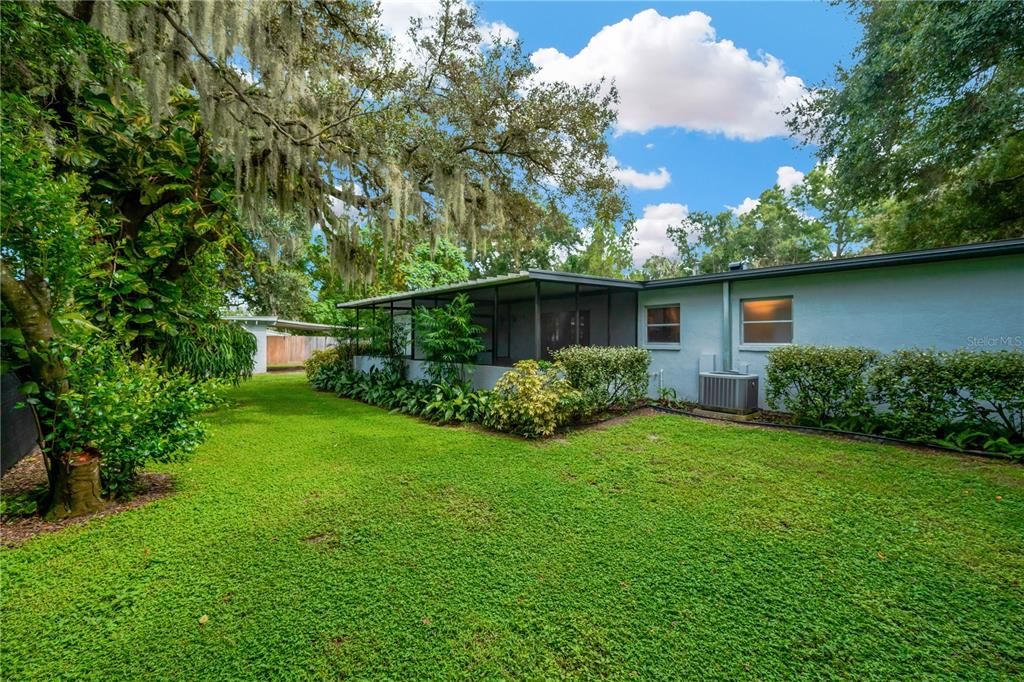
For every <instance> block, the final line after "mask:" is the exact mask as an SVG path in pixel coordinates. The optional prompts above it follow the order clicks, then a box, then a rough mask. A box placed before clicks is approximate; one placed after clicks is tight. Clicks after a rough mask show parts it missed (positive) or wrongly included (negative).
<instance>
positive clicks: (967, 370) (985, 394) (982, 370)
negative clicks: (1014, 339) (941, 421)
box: [949, 350, 1024, 443]
mask: <svg viewBox="0 0 1024 682" xmlns="http://www.w3.org/2000/svg"><path fill="white" fill-rule="evenodd" d="M949 360H950V369H951V371H952V373H953V375H954V376H957V377H959V378H960V387H961V393H960V411H961V414H962V415H963V420H964V421H966V422H969V423H971V422H976V423H978V424H979V425H981V426H984V427H987V429H989V430H991V432H993V433H1000V432H1002V434H1003V435H1004V436H1005V437H1006V438H1007V439H1008V440H1011V441H1013V442H1017V443H1024V352H1022V351H1010V350H1002V351H996V352H982V353H979V352H971V351H966V350H964V351H958V352H956V353H953V354H952V355H951V356H950V359H949Z"/></svg>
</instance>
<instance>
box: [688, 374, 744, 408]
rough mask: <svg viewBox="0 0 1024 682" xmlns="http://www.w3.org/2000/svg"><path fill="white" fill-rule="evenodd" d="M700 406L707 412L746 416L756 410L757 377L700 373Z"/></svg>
mask: <svg viewBox="0 0 1024 682" xmlns="http://www.w3.org/2000/svg"><path fill="white" fill-rule="evenodd" d="M698 401H699V402H700V406H701V407H703V408H704V409H707V410H717V411H719V412H734V413H736V414H747V413H748V412H754V411H756V410H757V375H756V374H742V373H740V372H701V373H700V392H699V395H698Z"/></svg>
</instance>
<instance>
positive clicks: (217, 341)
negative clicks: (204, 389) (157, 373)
mask: <svg viewBox="0 0 1024 682" xmlns="http://www.w3.org/2000/svg"><path fill="white" fill-rule="evenodd" d="M255 354H256V337H255V336H253V335H252V334H250V333H249V332H247V331H246V330H245V329H244V328H243V327H242V326H241V325H239V324H238V323H236V322H230V321H227V320H216V321H213V322H206V323H200V324H193V325H190V326H189V327H187V328H184V329H179V330H178V331H177V333H176V334H174V335H173V336H168V337H167V340H166V342H165V344H164V349H163V354H162V355H163V360H164V363H165V364H166V365H167V368H168V370H169V371H171V372H173V371H175V370H183V371H185V372H187V373H188V374H189V375H190V376H191V377H192V378H194V379H195V380H197V381H205V380H207V379H223V380H225V381H230V382H231V383H232V384H237V383H238V382H239V381H241V380H242V379H248V378H249V377H251V376H252V358H253V356H254V355H255Z"/></svg>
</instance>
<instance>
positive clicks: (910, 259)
mask: <svg viewBox="0 0 1024 682" xmlns="http://www.w3.org/2000/svg"><path fill="white" fill-rule="evenodd" d="M1017 253H1024V239H1003V240H1001V241H995V242H985V243H982V244H964V245H961V246H948V247H943V248H938V249H922V250H919V251H902V252H899V253H883V254H876V255H871V256H854V257H852V258H839V259H836V260H826V261H816V262H813V263H798V264H795V265H778V266H774V267H767V268H751V269H749V270H730V271H728V272H713V273H708V274H706V275H691V276H689V277H674V278H672V279H657V280H648V281H634V280H622V279H614V278H611V277H595V276H592V275H577V274H574V273H568V272H554V271H551V270H524V271H522V272H516V273H512V274H508V275H500V276H497V277H485V278H482V279H474V280H469V281H468V282H459V283H457V284H446V285H444V286H440V287H433V288H430V289H418V290H416V291H403V292H400V293H396V294H387V295H385V296H375V297H372V298H364V299H360V300H358V301H346V302H344V303H339V304H338V305H337V307H339V308H364V307H369V306H376V305H381V304H384V303H391V302H397V301H408V300H410V299H412V298H430V297H431V296H442V295H446V294H454V293H458V292H462V291H472V290H474V289H485V288H488V287H495V286H503V285H506V284H518V283H521V282H531V281H537V282H555V283H561V284H580V285H586V286H595V287H607V288H612V289H626V290H636V289H662V288H666V287H681V286H695V285H698V284H709V283H712V282H725V281H732V280H744V279H767V278H771V277H790V276H794V275H809V274H814V273H821V272H838V271H841V270H859V269H864V268H879V267H888V266H892V265H911V264H914V263H931V262H936V261H951V260H958V259H963V258H982V257H992V256H1003V255H1009V254H1017Z"/></svg>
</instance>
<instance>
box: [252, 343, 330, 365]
mask: <svg viewBox="0 0 1024 682" xmlns="http://www.w3.org/2000/svg"><path fill="white" fill-rule="evenodd" d="M337 343H338V342H337V341H336V340H335V339H334V338H332V337H330V336H273V335H268V336H267V367H289V366H298V365H301V364H302V363H304V362H305V361H306V360H308V359H309V356H310V355H312V354H313V351H315V350H323V349H325V348H330V347H332V346H335V345H337Z"/></svg>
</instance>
